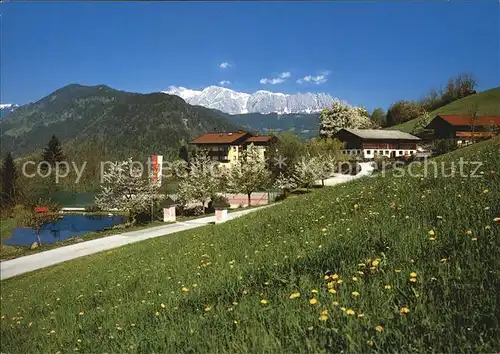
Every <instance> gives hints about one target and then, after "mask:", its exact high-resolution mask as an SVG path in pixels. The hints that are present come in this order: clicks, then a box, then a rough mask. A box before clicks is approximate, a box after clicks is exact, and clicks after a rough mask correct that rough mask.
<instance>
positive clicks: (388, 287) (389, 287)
mask: <svg viewBox="0 0 500 354" xmlns="http://www.w3.org/2000/svg"><path fill="white" fill-rule="evenodd" d="M391 288H392V287H391V286H390V285H389V284H387V285H385V286H384V289H387V290H389V289H391Z"/></svg>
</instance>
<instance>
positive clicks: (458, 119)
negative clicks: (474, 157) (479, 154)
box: [425, 114, 500, 145]
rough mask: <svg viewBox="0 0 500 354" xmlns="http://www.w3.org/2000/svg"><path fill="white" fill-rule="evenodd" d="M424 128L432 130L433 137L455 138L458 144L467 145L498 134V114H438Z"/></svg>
mask: <svg viewBox="0 0 500 354" xmlns="http://www.w3.org/2000/svg"><path fill="white" fill-rule="evenodd" d="M425 128H426V129H432V130H434V138H435V139H455V140H456V141H457V144H458V145H469V144H471V143H473V142H474V141H478V140H484V139H488V138H491V137H493V136H495V135H498V134H499V131H500V116H476V117H474V116H470V115H451V114H450V115H447V114H439V115H437V116H436V117H434V119H433V120H432V121H431V122H430V123H429V124H428V125H427V126H426V127H425Z"/></svg>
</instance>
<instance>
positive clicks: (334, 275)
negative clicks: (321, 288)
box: [330, 274, 339, 280]
mask: <svg viewBox="0 0 500 354" xmlns="http://www.w3.org/2000/svg"><path fill="white" fill-rule="evenodd" d="M330 278H331V279H333V280H335V279H338V278H339V275H338V274H333V275H331V276H330Z"/></svg>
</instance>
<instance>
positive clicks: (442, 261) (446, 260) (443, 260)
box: [439, 258, 448, 263]
mask: <svg viewBox="0 0 500 354" xmlns="http://www.w3.org/2000/svg"><path fill="white" fill-rule="evenodd" d="M439 261H440V262H441V263H446V262H448V258H441V259H440V260H439Z"/></svg>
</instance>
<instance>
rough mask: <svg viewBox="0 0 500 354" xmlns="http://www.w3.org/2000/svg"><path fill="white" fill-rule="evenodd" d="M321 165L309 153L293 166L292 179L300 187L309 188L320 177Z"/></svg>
mask: <svg viewBox="0 0 500 354" xmlns="http://www.w3.org/2000/svg"><path fill="white" fill-rule="evenodd" d="M320 170H321V163H320V160H319V158H317V157H313V156H311V155H310V154H309V153H307V154H306V155H304V156H302V159H300V160H299V161H297V163H296V164H295V166H294V174H293V178H294V180H295V181H296V182H297V185H298V186H300V187H305V188H307V190H308V191H309V188H311V186H312V185H313V184H314V182H316V181H317V180H318V179H320V177H321V175H322V174H321V172H320Z"/></svg>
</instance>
